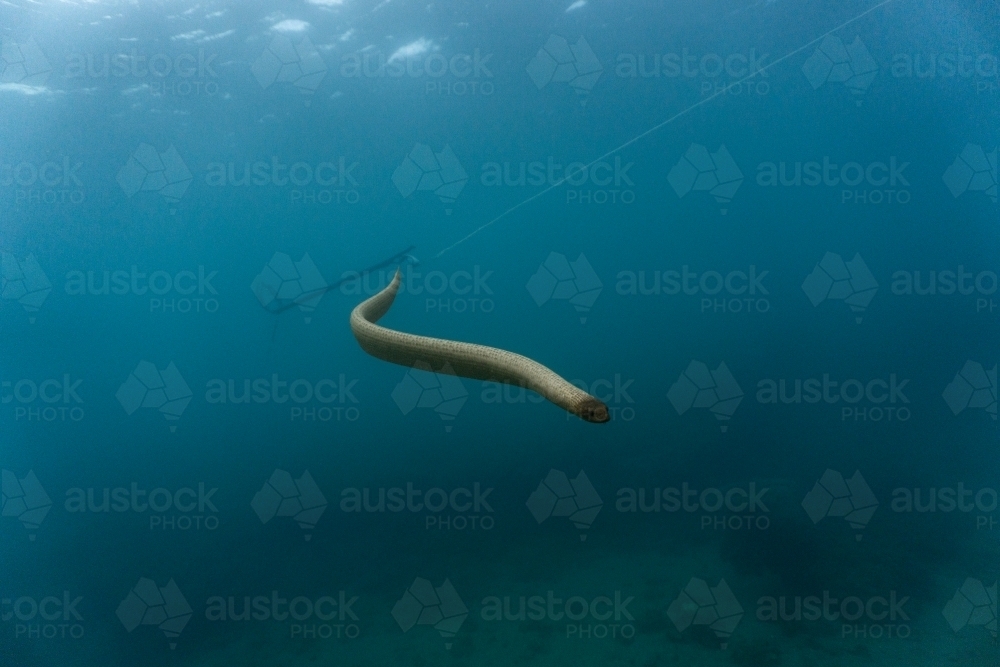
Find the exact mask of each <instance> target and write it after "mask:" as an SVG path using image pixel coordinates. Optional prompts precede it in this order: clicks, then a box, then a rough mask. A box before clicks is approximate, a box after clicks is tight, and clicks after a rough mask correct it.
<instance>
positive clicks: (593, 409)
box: [577, 397, 611, 424]
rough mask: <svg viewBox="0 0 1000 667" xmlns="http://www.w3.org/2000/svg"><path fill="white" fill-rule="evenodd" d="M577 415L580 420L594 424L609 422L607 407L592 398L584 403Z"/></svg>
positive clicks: (609, 416)
mask: <svg viewBox="0 0 1000 667" xmlns="http://www.w3.org/2000/svg"><path fill="white" fill-rule="evenodd" d="M577 414H578V415H579V416H580V419H583V420H584V421H588V422H593V423H595V424H603V423H604V422H607V421H611V415H610V414H609V413H608V406H606V405H604V403H601V402H600V401H599V400H597V399H596V398H593V397H591V398H589V399H587V400H586V401H584V403H583V405H581V406H580V411H579V412H578V413H577Z"/></svg>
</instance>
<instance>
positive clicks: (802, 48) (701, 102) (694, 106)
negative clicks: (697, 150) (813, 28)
mask: <svg viewBox="0 0 1000 667" xmlns="http://www.w3.org/2000/svg"><path fill="white" fill-rule="evenodd" d="M892 1H893V0H883V1H882V2H880V3H878V4H877V5H874V6H873V7H870V8H868V9H866V10H865V11H863V12H861V13H860V14H858V15H857V16H855V17H854V18H852V19H849V20H847V21H844V22H843V23H841V24H840V25H838V26H837V27H836V28H833V29H832V30H828V31H826V32H824V33H823V34H822V35H820V36H819V37H817V38H815V39H813V40H812V41H810V42H806V43H805V44H803V45H802V46H800V47H798V48H797V49H795V50H794V51H791V52H789V53H786V54H785V55H783V56H781V57H780V58H778V59H777V60H773V61H771V62H770V63H768V64H767V65H765V66H764V67H761V68H760V69H758V70H755V71H754V72H751V73H750V74H748V75H746V76H745V77H743V78H742V79H739V80H738V81H734V82H733V83H731V84H729V85H728V86H726V87H724V88H721V89H718V90H716V91H715V92H714V93H712V94H711V95H709V96H708V97H706V98H704V99H701V100H698V101H697V102H695V103H694V104H692V105H691V106H689V107H687V108H686V109H684V110H682V111H679V112H677V113H676V114H674V115H673V116H671V117H670V118H667V119H666V120H664V121H662V122H660V123H658V124H657V125H654V126H653V127H651V128H649V129H648V130H646V131H644V132H642V133H641V134H637V135H636V136H634V137H632V138H631V139H629V140H628V141H626V142H625V143H623V144H621V145H620V146H616V147H615V148H612V149H611V150H609V151H608V152H607V153H605V154H604V155H601V156H600V157H597V158H595V159H593V160H591V161H590V162H588V163H587V164H585V165H583V166H582V167H577V168H576V170H575V171H574V172H572V173H569V174H567V175H565V176H563V177H562V178H560V179H559V180H557V181H556V182H555V183H553V184H552V185H550V186H548V187H547V188H545V189H544V190H541V191H539V192H536V193H535V194H533V195H532V196H530V197H528V198H527V199H525V200H524V201H522V202H520V203H518V204H515V205H514V206H511V207H510V208H509V209H507V210H506V211H504V212H503V213H501V214H500V215H498V216H497V217H495V218H493V219H492V220H490V221H489V222H487V223H486V224H484V225H481V226H480V227H477V228H476V229H474V230H472V231H471V232H469V233H468V234H466V235H465V236H464V237H462V238H461V239H459V240H458V241H455V242H454V243H452V244H451V245H450V246H448V247H447V248H445V249H443V250H441V251H439V252H438V253H437V254H436V255H434V257H433V258H432V259H438V258H439V257H441V256H442V255H444V254H445V253H447V252H448V251H449V250H451V249H452V248H455V247H456V246H459V245H461V244H463V243H465V242H466V241H468V240H469V239H471V238H472V237H473V236H475V235H476V234H478V233H479V232H481V231H483V230H484V229H486V228H487V227H489V226H491V225H493V224H494V223H495V222H498V221H500V220H502V219H503V218H505V217H507V216H508V215H509V214H510V213H513V212H514V211H516V210H517V209H519V208H521V207H522V206H524V205H526V204H529V203H531V202H533V201H535V200H536V199H538V198H539V197H541V196H542V195H544V194H545V193H547V192H549V191H551V190H554V189H556V188H557V187H559V186H560V185H562V184H563V183H565V182H566V181H567V180H569V179H571V178H573V177H575V176H576V175H577V174H580V173H582V172H584V171H586V170H587V169H589V168H590V167H592V166H594V165H595V164H596V163H598V162H600V161H601V160H603V159H605V158H608V157H610V156H612V155H614V154H615V153H617V152H618V151H620V150H622V149H623V148H627V147H628V146H631V145H632V144H634V143H635V142H637V141H639V140H640V139H642V138H643V137H646V136H648V135H650V134H652V133H653V132H656V131H657V130H659V129H660V128H662V127H664V126H665V125H669V124H670V123H672V122H674V121H675V120H677V119H678V118H680V117H681V116H684V115H685V114H687V113H688V112H690V111H692V110H693V109H697V108H698V107H700V106H702V105H704V104H707V103H708V102H710V101H711V100H713V99H715V98H716V97H719V96H720V95H725V94H726V93H728V92H729V91H730V90H732V89H733V88H735V87H736V86H739V85H742V84H743V83H744V82H745V81H747V80H749V79H751V78H753V77H755V76H757V75H758V74H760V73H763V72H766V71H767V70H769V69H771V68H772V67H774V66H775V65H777V64H778V63H781V62H784V61H785V60H788V59H789V58H791V57H792V56H794V55H797V54H799V53H801V52H802V51H805V50H806V49H808V48H809V47H810V46H812V45H813V44H816V43H817V42H820V41H822V40H824V39H826V38H827V37H828V36H830V35H832V34H833V33H835V32H837V31H838V30H840V29H841V28H844V27H846V26H849V25H851V24H852V23H854V22H855V21H857V20H859V19H861V18H862V17H864V16H866V15H868V14H870V13H872V12H873V11H875V10H876V9H878V8H879V7H882V6H884V5H888V4H889V3H890V2H892Z"/></svg>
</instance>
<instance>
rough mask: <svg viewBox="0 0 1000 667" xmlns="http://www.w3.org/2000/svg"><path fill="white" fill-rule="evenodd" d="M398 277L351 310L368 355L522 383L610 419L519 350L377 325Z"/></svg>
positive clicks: (578, 411) (579, 412)
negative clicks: (411, 332) (423, 334)
mask: <svg viewBox="0 0 1000 667" xmlns="http://www.w3.org/2000/svg"><path fill="white" fill-rule="evenodd" d="M401 281H402V272H401V271H400V270H397V271H396V275H395V277H393V279H392V282H391V283H389V285H388V286H386V288H385V289H383V290H382V291H381V292H379V293H378V294H376V295H374V296H372V297H371V298H369V299H366V300H365V301H362V302H361V303H360V304H358V306H357V307H356V308H355V309H354V310H353V311H352V312H351V331H352V332H354V337H355V338H357V340H358V344H359V345H361V349H363V350H364V351H365V352H367V353H368V354H370V355H372V356H373V357H376V358H378V359H382V360H383V361H389V362H392V363H394V364H400V365H402V366H411V367H412V366H415V365H417V364H420V365H423V364H428V365H430V366H431V367H432V368H433V369H435V370H436V371H437V372H446V373H452V374H454V375H458V376H461V377H465V378H470V379H473V380H486V381H489V382H502V383H505V384H511V385H517V386H523V387H527V388H528V389H531V390H532V391H535V392H537V393H539V394H541V395H542V396H544V397H545V398H547V399H548V400H550V401H552V402H553V403H555V404H556V405H558V406H559V407H561V408H563V409H564V410H566V411H567V412H570V413H572V414H574V415H576V416H578V417H580V418H581V419H583V420H585V421H589V422H595V423H603V422H606V421H608V420H609V419H610V415H609V414H608V407H607V406H606V405H605V404H604V403H602V402H601V401H600V400H598V399H597V398H594V397H593V396H591V395H590V394H588V393H587V392H585V391H583V390H582V389H580V388H578V387H576V386H574V385H572V384H570V383H569V382H567V381H566V380H565V379H563V378H562V377H561V376H560V375H558V374H557V373H555V372H553V371H552V370H550V369H548V368H546V367H545V366H543V365H542V364H540V363H538V362H537V361H533V360H532V359H529V358H527V357H524V356H521V355H520V354H514V353H513V352H508V351H506V350H501V349H498V348H495V347H487V346H485V345H475V344H472V343H461V342H458V341H453V340H445V339H443V338H430V337H428V336H415V335H413V334H408V333H403V332H401V331H393V330H392V329H386V328H385V327H381V326H379V325H378V324H376V322H378V321H379V319H381V318H382V316H383V315H385V314H386V313H387V312H389V308H390V307H392V303H393V301H395V299H396V293H397V292H398V291H399V285H400V282H401Z"/></svg>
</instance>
